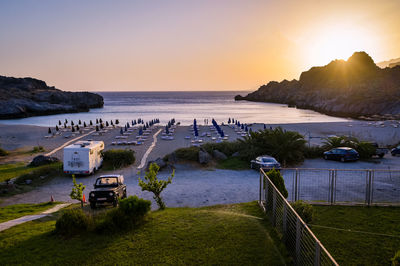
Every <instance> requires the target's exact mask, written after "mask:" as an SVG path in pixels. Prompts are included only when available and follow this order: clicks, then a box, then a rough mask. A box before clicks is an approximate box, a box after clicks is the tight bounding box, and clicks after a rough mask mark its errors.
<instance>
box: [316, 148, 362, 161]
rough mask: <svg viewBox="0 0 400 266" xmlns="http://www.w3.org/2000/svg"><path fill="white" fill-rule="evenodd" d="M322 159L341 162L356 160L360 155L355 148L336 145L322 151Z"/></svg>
mask: <svg viewBox="0 0 400 266" xmlns="http://www.w3.org/2000/svg"><path fill="white" fill-rule="evenodd" d="M324 159H325V160H336V161H341V162H347V161H357V160H358V159H360V155H359V154H358V152H357V151H356V150H354V149H352V148H349V147H338V148H333V149H331V150H329V151H326V152H324Z"/></svg>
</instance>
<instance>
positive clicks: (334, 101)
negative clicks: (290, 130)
mask: <svg viewBox="0 0 400 266" xmlns="http://www.w3.org/2000/svg"><path fill="white" fill-rule="evenodd" d="M235 100H247V101H256V102H272V103H283V104H289V105H292V106H296V107H297V108H302V109H311V110H315V111H318V112H321V113H325V114H330V115H335V116H343V117H354V118H359V117H361V118H366V117H369V118H371V117H372V118H373V119H382V118H387V119H392V118H400V66H396V67H394V68H385V69H381V68H379V67H378V66H376V65H375V63H374V61H373V60H372V58H371V57H370V56H369V55H368V54H367V53H365V52H356V53H354V54H353V55H352V56H351V57H350V58H349V59H348V60H347V61H345V60H334V61H332V62H330V63H329V64H328V65H326V66H322V67H313V68H311V69H310V70H308V71H306V72H303V73H302V74H301V75H300V79H299V80H292V81H287V80H284V81H282V82H276V81H271V82H269V83H268V84H267V85H263V86H261V87H260V88H259V89H258V90H257V91H255V92H252V93H249V94H248V95H247V96H245V97H242V96H240V95H237V96H236V97H235Z"/></svg>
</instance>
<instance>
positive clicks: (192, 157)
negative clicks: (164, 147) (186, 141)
mask: <svg viewBox="0 0 400 266" xmlns="http://www.w3.org/2000/svg"><path fill="white" fill-rule="evenodd" d="M199 151H200V148H199V147H188V148H180V149H177V150H176V151H175V154H176V158H177V159H179V160H187V161H195V162H197V161H199Z"/></svg>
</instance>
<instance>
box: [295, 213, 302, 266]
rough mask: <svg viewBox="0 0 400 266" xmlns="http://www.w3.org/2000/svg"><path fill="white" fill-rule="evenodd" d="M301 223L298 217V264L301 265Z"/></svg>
mask: <svg viewBox="0 0 400 266" xmlns="http://www.w3.org/2000/svg"><path fill="white" fill-rule="evenodd" d="M300 247H301V223H300V219H299V218H298V217H296V265H300V254H301V250H300Z"/></svg>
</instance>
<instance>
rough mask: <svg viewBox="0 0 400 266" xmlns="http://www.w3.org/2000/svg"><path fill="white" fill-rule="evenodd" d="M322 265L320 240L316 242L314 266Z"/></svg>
mask: <svg viewBox="0 0 400 266" xmlns="http://www.w3.org/2000/svg"><path fill="white" fill-rule="evenodd" d="M320 264H321V245H320V242H319V241H318V240H316V241H315V256H314V265H315V266H319V265H320Z"/></svg>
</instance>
